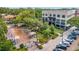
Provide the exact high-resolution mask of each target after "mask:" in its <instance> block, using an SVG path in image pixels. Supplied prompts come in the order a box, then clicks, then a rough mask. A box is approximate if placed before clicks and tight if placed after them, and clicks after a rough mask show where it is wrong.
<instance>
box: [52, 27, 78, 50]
mask: <svg viewBox="0 0 79 59" xmlns="http://www.w3.org/2000/svg"><path fill="white" fill-rule="evenodd" d="M78 43H79V29H78V28H77V29H75V30H73V31H72V32H71V33H70V34H69V35H68V37H67V38H63V40H62V41H61V42H59V44H57V45H56V48H55V49H53V51H73V50H76V49H77V48H78Z"/></svg>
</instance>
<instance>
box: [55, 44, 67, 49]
mask: <svg viewBox="0 0 79 59" xmlns="http://www.w3.org/2000/svg"><path fill="white" fill-rule="evenodd" d="M56 48H60V49H63V50H66V49H67V46H66V45H61V44H59V45H57V46H56Z"/></svg>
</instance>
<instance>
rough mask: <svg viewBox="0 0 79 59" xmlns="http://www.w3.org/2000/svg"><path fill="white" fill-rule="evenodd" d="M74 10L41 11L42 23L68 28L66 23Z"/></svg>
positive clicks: (72, 15)
mask: <svg viewBox="0 0 79 59" xmlns="http://www.w3.org/2000/svg"><path fill="white" fill-rule="evenodd" d="M74 14H75V10H62V9H45V10H43V11H42V19H43V22H48V23H49V24H54V25H56V26H58V27H60V28H66V27H68V26H69V24H68V23H67V21H68V20H69V19H71V18H72V17H74V16H75V15H74Z"/></svg>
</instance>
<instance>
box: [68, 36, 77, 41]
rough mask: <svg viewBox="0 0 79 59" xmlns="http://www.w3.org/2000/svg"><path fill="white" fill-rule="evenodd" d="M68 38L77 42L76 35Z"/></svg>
mask: <svg viewBox="0 0 79 59" xmlns="http://www.w3.org/2000/svg"><path fill="white" fill-rule="evenodd" d="M67 38H68V39H72V40H76V36H74V35H69V36H68V37H67Z"/></svg>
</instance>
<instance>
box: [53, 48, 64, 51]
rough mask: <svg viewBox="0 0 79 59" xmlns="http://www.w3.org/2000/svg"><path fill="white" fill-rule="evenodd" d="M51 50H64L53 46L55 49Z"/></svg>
mask: <svg viewBox="0 0 79 59" xmlns="http://www.w3.org/2000/svg"><path fill="white" fill-rule="evenodd" d="M53 51H64V50H63V49H60V48H55V49H53Z"/></svg>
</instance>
